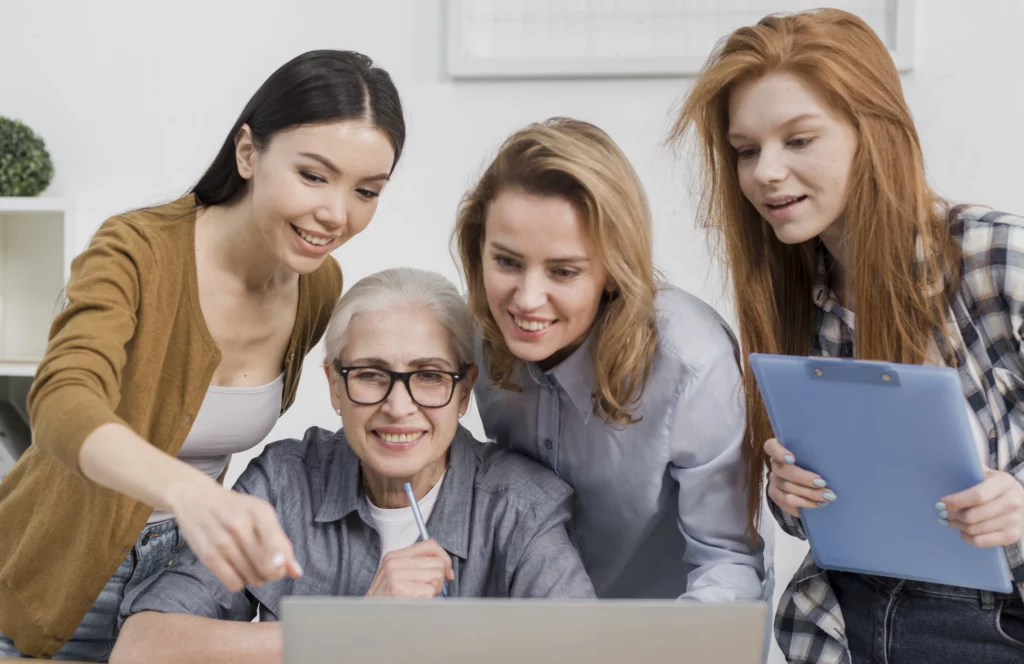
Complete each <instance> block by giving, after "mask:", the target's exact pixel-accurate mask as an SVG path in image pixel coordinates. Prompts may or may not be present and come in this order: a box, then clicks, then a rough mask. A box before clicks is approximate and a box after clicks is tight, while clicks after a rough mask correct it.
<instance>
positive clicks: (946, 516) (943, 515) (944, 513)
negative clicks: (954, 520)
mask: <svg viewBox="0 0 1024 664" xmlns="http://www.w3.org/2000/svg"><path fill="white" fill-rule="evenodd" d="M939 518H940V519H949V512H947V511H946V510H942V511H941V512H939Z"/></svg>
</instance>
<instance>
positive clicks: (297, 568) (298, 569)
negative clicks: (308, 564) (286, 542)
mask: <svg viewBox="0 0 1024 664" xmlns="http://www.w3.org/2000/svg"><path fill="white" fill-rule="evenodd" d="M295 571H296V572H298V573H299V576H302V575H303V574H304V572H303V571H302V565H300V564H299V561H298V560H296V561H295Z"/></svg>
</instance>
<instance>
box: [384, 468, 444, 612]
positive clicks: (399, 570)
mask: <svg viewBox="0 0 1024 664" xmlns="http://www.w3.org/2000/svg"><path fill="white" fill-rule="evenodd" d="M409 490H411V487H410V488H409V489H407V492H408V491H409ZM413 505H415V507H413V510H414V516H415V515H418V516H415V518H416V519H417V524H416V525H417V527H418V528H419V529H420V536H421V537H423V538H424V539H423V541H420V542H417V543H416V544H413V545H412V546H410V547H407V548H405V549H398V550H395V551H392V552H390V553H388V554H387V555H385V556H384V559H383V560H381V563H380V567H379V568H378V569H377V575H376V576H375V577H374V579H373V582H372V583H371V584H370V589H369V591H367V593H366V596H367V597H407V598H415V597H437V596H438V595H441V596H442V597H446V596H447V593H446V591H445V587H444V582H445V581H446V580H448V581H452V580H454V579H455V572H454V570H453V569H452V560H451V558H450V557H449V556H448V552H447V551H445V550H444V549H443V548H441V545H440V544H438V543H437V542H435V541H434V540H432V539H429V536H427V535H426V524H425V523H423V515H422V514H420V513H419V505H418V504H417V503H416V499H415V497H413V498H412V499H411V501H410V507H412V506H413Z"/></svg>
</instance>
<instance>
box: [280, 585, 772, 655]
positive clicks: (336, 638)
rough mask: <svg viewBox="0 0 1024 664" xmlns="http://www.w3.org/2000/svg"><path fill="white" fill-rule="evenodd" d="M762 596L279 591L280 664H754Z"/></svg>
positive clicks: (762, 620) (760, 646)
mask: <svg viewBox="0 0 1024 664" xmlns="http://www.w3.org/2000/svg"><path fill="white" fill-rule="evenodd" d="M765 610H766V609H765V605H764V604H763V603H751V604H729V605H706V604H696V603H690V602H676V601H671V600H601V601H593V600H591V601H582V600H501V599H433V600H418V601H409V600H387V599H364V598H355V597H287V598H285V599H284V600H283V603H282V608H281V611H282V621H283V623H282V629H283V635H284V664H318V663H319V662H346V663H354V662H388V663H391V662H394V663H396V664H423V663H424V662H444V663H445V664H463V663H465V664H470V663H472V664H523V663H524V662H526V663H528V664H539V663H541V662H559V664H568V663H570V662H586V663H587V664H604V663H605V662H608V663H611V662H615V663H619V662H628V663H633V662H637V663H639V662H687V664H760V662H761V661H762V654H763V647H764V629H765Z"/></svg>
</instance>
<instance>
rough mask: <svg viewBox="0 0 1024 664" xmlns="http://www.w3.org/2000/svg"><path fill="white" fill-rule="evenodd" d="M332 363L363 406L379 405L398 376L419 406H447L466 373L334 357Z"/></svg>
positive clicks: (350, 393)
mask: <svg viewBox="0 0 1024 664" xmlns="http://www.w3.org/2000/svg"><path fill="white" fill-rule="evenodd" d="M331 366H333V367H334V370H335V371H337V372H338V374H339V375H340V376H341V377H342V379H344V381H345V393H346V394H347V395H348V398H349V400H351V401H352V402H353V403H357V404H359V405H361V406H375V405H377V404H379V403H381V402H382V401H384V400H385V399H387V398H388V395H389V394H391V389H392V388H393V387H394V386H395V381H396V380H398V381H401V382H402V383H404V384H405V390H406V392H408V393H409V398H410V399H412V401H413V403H415V404H416V405H417V406H420V407H422V408H443V407H444V406H447V405H448V404H449V403H450V402H451V400H452V396H453V395H454V394H455V385H456V383H458V382H459V381H460V380H462V379H463V378H465V377H466V374H465V373H462V372H454V371H441V370H440V369H420V370H417V371H405V372H402V371H390V370H388V369H381V368H380V367H344V366H342V365H341V360H334V362H332V363H331ZM464 370H465V368H463V371H464Z"/></svg>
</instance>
